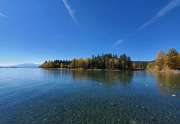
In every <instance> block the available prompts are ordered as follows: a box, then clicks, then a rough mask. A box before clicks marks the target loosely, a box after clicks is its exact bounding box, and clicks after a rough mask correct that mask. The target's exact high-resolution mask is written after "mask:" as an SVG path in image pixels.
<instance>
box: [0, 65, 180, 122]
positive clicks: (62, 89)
mask: <svg viewBox="0 0 180 124" xmlns="http://www.w3.org/2000/svg"><path fill="white" fill-rule="evenodd" d="M0 124H180V75H173V74H166V75H163V74H152V73H147V72H144V71H137V72H118V71H68V70H53V69H52V70H45V69H11V68H9V69H7V68H6V69H5V68H4V69H3V68H2V69H0Z"/></svg>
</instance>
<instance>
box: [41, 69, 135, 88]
mask: <svg viewBox="0 0 180 124" xmlns="http://www.w3.org/2000/svg"><path fill="white" fill-rule="evenodd" d="M44 74H45V77H46V78H49V79H55V80H57V79H58V80H61V79H62V78H69V79H73V80H77V81H78V80H81V81H83V80H84V81H87V80H91V81H96V82H98V83H103V84H106V85H114V84H122V85H128V84H129V83H130V82H131V81H132V79H133V72H132V71H105V70H67V69H62V70H58V69H44Z"/></svg>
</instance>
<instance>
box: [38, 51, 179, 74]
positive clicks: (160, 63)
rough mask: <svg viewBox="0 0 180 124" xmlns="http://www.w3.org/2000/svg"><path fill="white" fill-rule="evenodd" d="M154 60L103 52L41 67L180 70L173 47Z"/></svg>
mask: <svg viewBox="0 0 180 124" xmlns="http://www.w3.org/2000/svg"><path fill="white" fill-rule="evenodd" d="M156 56H157V57H156V59H155V60H152V61H132V60H131V58H130V57H129V56H127V55H126V54H122V55H115V54H111V53H108V54H102V55H97V56H92V57H90V58H79V59H77V58H75V59H72V60H53V61H51V60H49V61H45V62H44V63H43V64H42V65H41V66H40V67H41V68H65V69H105V70H145V69H148V70H155V71H164V70H179V69H180V53H179V52H178V51H177V50H176V49H174V48H171V49H169V51H168V52H167V53H164V52H163V51H160V52H158V53H157V55H156Z"/></svg>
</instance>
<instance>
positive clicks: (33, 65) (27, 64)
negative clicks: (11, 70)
mask: <svg viewBox="0 0 180 124" xmlns="http://www.w3.org/2000/svg"><path fill="white" fill-rule="evenodd" d="M13 67H16V68H37V67H39V64H33V63H25V64H19V65H15V66H13Z"/></svg>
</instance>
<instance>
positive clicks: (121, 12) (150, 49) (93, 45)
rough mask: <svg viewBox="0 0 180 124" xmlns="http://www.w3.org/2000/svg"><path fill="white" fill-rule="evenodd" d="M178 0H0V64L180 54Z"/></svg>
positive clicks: (146, 58) (152, 57) (147, 57)
mask: <svg viewBox="0 0 180 124" xmlns="http://www.w3.org/2000/svg"><path fill="white" fill-rule="evenodd" d="M179 22H180V0H0V65H9V64H18V63H41V62H43V61H44V60H49V59H66V58H67V59H71V58H73V57H90V56H91V55H93V54H95V55H96V54H98V53H109V52H111V53H116V54H121V53H126V54H128V55H129V56H131V58H132V59H133V60H152V59H154V57H155V54H156V52H157V51H159V50H160V49H162V50H164V51H166V50H167V49H168V48H171V47H174V48H176V49H177V50H178V51H179V50H180V35H179V32H180V23H179Z"/></svg>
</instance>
